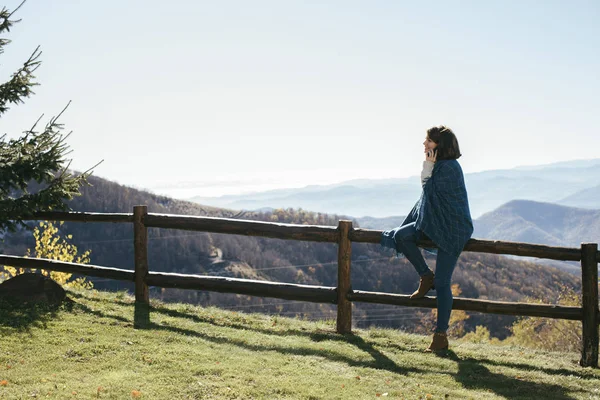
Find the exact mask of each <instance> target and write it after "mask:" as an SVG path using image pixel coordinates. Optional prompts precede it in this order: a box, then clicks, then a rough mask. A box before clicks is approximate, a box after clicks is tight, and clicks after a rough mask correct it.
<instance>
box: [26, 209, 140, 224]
mask: <svg viewBox="0 0 600 400" xmlns="http://www.w3.org/2000/svg"><path fill="white" fill-rule="evenodd" d="M25 220H45V221H72V222H133V214H126V213H89V212H62V211H44V212H37V213H34V214H33V216H32V217H31V218H25Z"/></svg>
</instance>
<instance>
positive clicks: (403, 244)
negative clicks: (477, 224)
mask: <svg viewBox="0 0 600 400" xmlns="http://www.w3.org/2000/svg"><path fill="white" fill-rule="evenodd" d="M423 145H424V146H425V149H424V153H425V161H424V162H423V171H422V172H421V184H422V186H423V191H422V192H421V197H420V198H419V201H417V204H415V206H414V207H413V209H412V210H411V211H410V213H409V214H408V216H407V217H406V219H405V220H404V222H402V225H401V226H399V227H398V228H396V229H393V230H391V231H385V232H383V234H382V236H381V245H382V246H385V247H390V248H393V249H395V250H396V251H397V252H398V255H400V254H404V256H406V258H407V259H408V260H409V261H410V262H411V263H412V265H413V266H414V267H415V269H416V271H417V273H418V274H419V276H420V277H421V279H420V282H419V288H418V289H417V290H416V291H415V292H414V293H413V294H412V295H411V296H410V298H411V299H419V298H422V297H425V295H426V294H427V292H428V291H429V290H431V289H435V290H436V292H437V311H438V313H437V325H436V329H435V332H434V334H433V340H432V342H431V344H430V345H429V347H428V348H427V351H437V350H444V349H447V348H448V338H447V336H446V331H447V329H448V321H449V320H450V312H451V311H452V291H451V288H450V282H451V280H452V272H454V267H455V266H456V262H457V260H458V256H459V255H460V253H461V252H462V250H463V247H464V246H465V244H466V243H467V241H468V240H469V238H470V237H471V234H472V233H473V221H472V220H471V213H470V211H469V201H468V199H467V190H466V187H465V181H464V176H463V172H462V168H461V167H460V164H459V163H458V161H456V160H457V159H458V158H459V157H460V156H461V154H460V148H459V146H458V140H457V139H456V136H455V135H454V132H452V130H451V129H449V128H447V127H445V126H443V125H442V126H439V127H433V128H431V129H429V130H428V131H427V137H426V138H425V141H424V142H423ZM420 239H430V240H431V241H433V242H434V243H435V244H436V246H437V260H436V270H435V275H434V273H433V272H432V271H431V269H429V267H428V266H427V263H426V262H425V260H424V259H423V256H422V255H421V252H420V250H419V248H418V247H417V242H418V241H419V240H420Z"/></svg>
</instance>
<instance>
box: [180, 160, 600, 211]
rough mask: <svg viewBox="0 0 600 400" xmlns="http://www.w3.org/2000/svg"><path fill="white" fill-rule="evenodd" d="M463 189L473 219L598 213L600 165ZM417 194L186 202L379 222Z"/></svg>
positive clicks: (515, 173)
mask: <svg viewBox="0 0 600 400" xmlns="http://www.w3.org/2000/svg"><path fill="white" fill-rule="evenodd" d="M465 183H466V185H467V190H468V194H469V205H470V208H471V214H472V215H473V218H478V217H480V216H482V215H483V214H485V213H487V212H490V211H493V210H495V209H496V208H498V207H500V206H501V205H503V204H505V203H507V202H509V201H512V200H515V199H520V200H533V201H539V202H547V203H555V204H561V205H565V206H570V207H580V208H590V209H600V159H592V160H575V161H566V162H559V163H553V164H546V165H538V166H527V167H516V168H512V169H502V170H490V171H483V172H475V173H467V174H465ZM420 191H421V186H420V182H419V177H418V176H411V177H408V178H399V179H379V180H377V179H373V180H365V179H361V180H351V181H344V182H340V183H337V184H333V185H311V186H306V187H304V188H298V189H280V190H270V191H265V192H257V193H248V194H240V195H226V196H220V197H202V196H195V197H192V198H191V199H190V200H191V201H194V202H197V203H201V204H204V205H211V206H215V207H226V208H233V209H245V210H256V209H261V208H265V207H269V208H274V209H275V208H288V207H291V208H303V209H307V210H319V211H321V212H326V213H338V214H346V215H353V216H356V217H357V218H360V217H367V216H368V217H374V218H384V217H389V216H398V215H404V214H406V213H408V211H410V209H411V208H412V206H413V205H414V203H415V202H416V200H417V199H418V197H419V194H420Z"/></svg>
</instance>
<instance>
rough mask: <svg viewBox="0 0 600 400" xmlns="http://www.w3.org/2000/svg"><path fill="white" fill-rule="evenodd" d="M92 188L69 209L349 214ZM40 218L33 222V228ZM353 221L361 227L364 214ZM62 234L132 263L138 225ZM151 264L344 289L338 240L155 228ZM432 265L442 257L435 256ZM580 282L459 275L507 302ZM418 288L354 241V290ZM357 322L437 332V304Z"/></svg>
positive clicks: (309, 216)
mask: <svg viewBox="0 0 600 400" xmlns="http://www.w3.org/2000/svg"><path fill="white" fill-rule="evenodd" d="M90 183H91V186H86V187H83V188H82V196H79V197H76V198H75V199H74V200H73V201H72V202H71V203H70V206H71V207H72V208H73V209H74V210H76V211H87V212H121V213H131V212H132V210H133V206H135V205H147V206H148V211H149V212H154V213H168V214H182V215H201V216H210V217H226V218H242V219H252V220H260V221H275V222H284V223H294V224H311V225H327V226H337V224H338V220H339V219H352V218H350V217H348V216H340V215H330V214H324V213H318V212H310V211H306V210H301V209H277V210H273V211H265V212H244V211H239V210H227V209H219V208H215V207H206V206H202V205H198V204H195V203H191V202H186V201H180V200H175V199H171V198H168V197H165V196H158V195H155V194H152V193H149V192H146V191H143V190H138V189H133V188H130V187H125V186H121V185H118V184H116V183H114V182H110V181H108V180H105V179H102V178H97V177H91V178H90ZM34 224H35V222H32V225H34ZM354 225H355V226H358V223H357V222H356V220H354ZM60 231H61V233H62V234H63V235H72V236H73V240H72V242H73V243H74V244H75V245H76V246H77V247H78V248H79V249H80V251H85V250H88V249H90V250H91V263H92V264H96V265H103V266H111V267H118V268H124V269H133V227H132V225H131V224H116V223H72V222H65V223H64V224H63V225H61V226H60ZM148 237H149V249H148V251H149V254H148V257H149V268H150V270H151V271H163V272H178V273H186V274H201V275H213V276H230V277H237V278H249V279H262V280H270V281H277V282H290V283H299V284H308V285H320V286H336V280H337V246H336V245H335V244H332V243H314V242H300V241H291V240H279V239H267V238H260V237H247V236H239V235H224V234H213V233H205V232H191V231H179V230H169V229H158V228H150V229H149V231H148ZM33 245H34V241H33V237H32V235H31V232H30V231H27V230H21V231H18V232H16V233H14V234H10V235H6V236H5V238H4V241H3V242H2V243H1V245H0V246H1V247H2V249H1V252H2V253H4V254H13V255H24V254H25V252H26V249H27V248H32V247H33ZM426 259H427V261H428V263H430V265H431V266H432V267H433V266H434V265H435V258H434V257H433V258H432V257H431V256H429V255H426ZM579 280H580V279H579V278H578V277H576V276H573V275H571V274H568V273H565V272H562V271H560V270H558V269H555V268H551V267H548V266H543V265H538V264H535V263H532V262H526V261H518V260H515V259H513V258H508V257H503V256H497V255H489V254H481V253H469V252H464V253H463V254H462V255H461V257H460V259H459V264H458V266H457V268H456V272H455V274H454V283H455V284H458V287H457V288H458V289H459V291H461V292H462V293H461V294H460V296H461V297H469V298H480V299H490V300H502V301H528V299H536V300H540V299H541V300H543V301H544V302H548V303H555V302H556V300H557V297H558V295H559V292H560V290H561V288H562V287H563V286H567V287H572V288H574V289H575V290H579V289H580V281H579ZM92 281H93V282H94V286H95V287H96V288H98V289H103V290H124V289H127V290H131V289H132V286H131V285H130V284H128V283H126V282H118V281H112V280H103V279H92ZM417 286H418V276H417V274H416V272H415V271H414V269H413V267H412V266H411V265H410V264H409V263H408V261H406V260H405V259H401V258H397V257H396V256H395V254H393V252H391V251H390V250H389V249H382V248H380V246H379V245H374V244H360V243H353V245H352V287H353V289H359V290H368V291H377V292H389V293H401V294H409V293H412V291H413V290H415V289H416V287H417ZM151 297H152V298H159V299H162V300H164V301H181V302H190V303H194V304H201V305H209V304H210V305H218V306H221V307H226V308H231V309H236V310H240V311H249V312H261V313H269V314H278V315H287V316H298V317H301V318H306V319H321V318H335V308H334V306H332V305H326V304H317V303H306V302H292V301H284V300H278V299H269V298H257V297H252V296H245V295H235V294H222V293H211V292H204V291H191V290H176V289H161V288H151ZM353 315H354V322H355V324H356V325H357V326H358V327H366V326H369V325H372V324H376V325H379V326H387V327H394V328H399V329H403V330H407V331H411V332H423V331H428V330H429V329H430V328H431V326H428V325H429V324H431V322H432V321H433V319H432V311H431V310H429V309H419V308H406V307H393V306H385V305H373V304H366V303H365V304H362V303H355V304H354V314H353ZM468 317H469V318H468V319H466V320H464V321H463V322H462V323H463V324H464V330H465V331H467V332H468V331H473V330H475V327H476V326H477V325H483V326H486V327H487V328H488V329H489V330H490V332H491V334H492V335H493V336H495V337H499V338H504V337H505V336H507V335H508V334H509V331H508V327H509V326H510V325H511V324H512V323H513V322H514V321H515V317H512V316H499V315H493V314H481V313H468Z"/></svg>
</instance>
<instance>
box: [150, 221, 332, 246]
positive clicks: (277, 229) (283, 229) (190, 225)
mask: <svg viewBox="0 0 600 400" xmlns="http://www.w3.org/2000/svg"><path fill="white" fill-rule="evenodd" d="M144 224H145V225H146V226H147V227H149V228H168V229H183V230H191V231H202V232H212V233H228V234H233V235H245V236H262V237H268V238H274V239H288V240H305V241H312V242H331V243H337V241H338V238H339V233H338V230H337V228H336V227H332V226H318V225H293V224H281V223H274V222H261V221H246V220H240V219H228V218H211V217H188V216H181V215H169V214H148V215H146V217H145V218H144Z"/></svg>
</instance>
